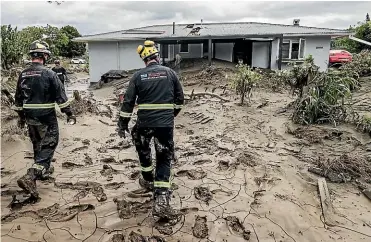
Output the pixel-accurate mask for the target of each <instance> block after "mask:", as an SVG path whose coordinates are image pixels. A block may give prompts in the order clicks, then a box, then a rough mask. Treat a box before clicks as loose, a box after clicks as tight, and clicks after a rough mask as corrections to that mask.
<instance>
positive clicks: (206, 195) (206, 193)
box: [194, 186, 213, 205]
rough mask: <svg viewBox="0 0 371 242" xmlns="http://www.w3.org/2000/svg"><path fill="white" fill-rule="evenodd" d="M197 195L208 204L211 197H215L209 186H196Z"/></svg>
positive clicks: (197, 197)
mask: <svg viewBox="0 0 371 242" xmlns="http://www.w3.org/2000/svg"><path fill="white" fill-rule="evenodd" d="M194 189H195V197H196V199H198V200H201V201H203V202H205V203H206V204H207V205H209V202H210V201H211V199H213V194H212V193H211V192H210V189H209V188H208V187H201V186H199V187H195V188H194Z"/></svg>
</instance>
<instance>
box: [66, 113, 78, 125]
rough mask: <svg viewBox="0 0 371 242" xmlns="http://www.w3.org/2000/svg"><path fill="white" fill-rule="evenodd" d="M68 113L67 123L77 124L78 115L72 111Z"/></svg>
mask: <svg viewBox="0 0 371 242" xmlns="http://www.w3.org/2000/svg"><path fill="white" fill-rule="evenodd" d="M66 114H67V123H69V124H76V116H75V115H73V114H72V112H69V113H66Z"/></svg>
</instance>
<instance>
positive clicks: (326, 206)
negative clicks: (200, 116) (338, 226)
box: [318, 178, 335, 226]
mask: <svg viewBox="0 0 371 242" xmlns="http://www.w3.org/2000/svg"><path fill="white" fill-rule="evenodd" d="M318 190H319V195H320V200H321V205H322V214H323V220H324V223H325V224H326V225H328V226H334V225H335V223H334V221H333V219H332V215H333V214H334V208H333V207H332V202H331V198H330V192H329V190H328V187H327V183H326V179H325V178H319V179H318Z"/></svg>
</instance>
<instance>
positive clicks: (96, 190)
mask: <svg viewBox="0 0 371 242" xmlns="http://www.w3.org/2000/svg"><path fill="white" fill-rule="evenodd" d="M92 193H93V195H94V196H95V197H96V198H97V200H98V202H104V201H106V200H107V195H106V194H105V193H104V190H103V187H102V186H96V187H93V189H92Z"/></svg>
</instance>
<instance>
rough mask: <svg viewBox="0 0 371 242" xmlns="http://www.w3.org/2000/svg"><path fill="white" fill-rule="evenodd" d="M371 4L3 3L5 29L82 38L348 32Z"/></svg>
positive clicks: (2, 18) (360, 19) (2, 13)
mask: <svg viewBox="0 0 371 242" xmlns="http://www.w3.org/2000/svg"><path fill="white" fill-rule="evenodd" d="M370 6H371V4H370V2H366V1H364V2H353V1H352V2H351V1H349V2H330V1H327V2H324V1H323V2H294V1H293V2H227V1H225V2H202V1H196V2H193V1H187V2H109V1H104V2H103V1H102V2H93V1H92V2H70V1H65V2H63V3H62V4H61V5H57V4H56V3H52V4H49V3H48V2H47V1H39V2H22V1H11V2H10V1H9V2H8V1H5V2H4V1H1V24H2V25H3V24H11V25H16V26H18V27H19V28H23V27H25V26H29V25H46V24H50V25H54V26H58V27H61V26H63V25H73V26H75V27H77V29H78V30H79V32H80V33H81V34H83V35H85V34H94V33H101V32H108V31H115V30H122V29H128V28H135V27H142V26H147V25H154V24H171V23H172V22H173V21H175V22H176V23H194V22H200V20H201V19H203V21H204V22H232V21H233V22H235V21H253V22H266V23H279V24H292V20H293V19H294V18H299V19H300V24H301V25H305V26H313V27H324V28H340V29H344V28H348V27H349V25H353V24H356V23H357V22H358V21H363V20H364V19H365V16H366V13H367V12H368V11H370V14H371V7H370Z"/></svg>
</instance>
